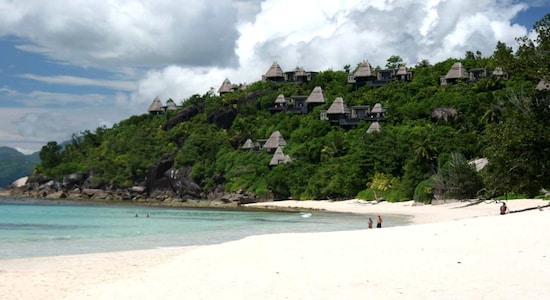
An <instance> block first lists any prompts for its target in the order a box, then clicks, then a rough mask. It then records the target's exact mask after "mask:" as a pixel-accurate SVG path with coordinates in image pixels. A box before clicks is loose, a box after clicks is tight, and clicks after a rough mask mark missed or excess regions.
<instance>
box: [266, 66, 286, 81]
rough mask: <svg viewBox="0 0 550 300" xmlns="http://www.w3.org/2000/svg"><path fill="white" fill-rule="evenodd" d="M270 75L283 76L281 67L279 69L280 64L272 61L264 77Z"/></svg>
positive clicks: (269, 76)
mask: <svg viewBox="0 0 550 300" xmlns="http://www.w3.org/2000/svg"><path fill="white" fill-rule="evenodd" d="M271 77H284V75H283V69H281V66H279V64H278V63H277V62H273V64H272V65H271V67H270V68H269V70H267V72H266V73H265V78H271Z"/></svg>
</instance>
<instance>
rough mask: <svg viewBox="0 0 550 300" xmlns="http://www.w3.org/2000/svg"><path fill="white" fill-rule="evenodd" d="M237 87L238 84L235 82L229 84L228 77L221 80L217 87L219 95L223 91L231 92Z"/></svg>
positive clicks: (223, 92)
mask: <svg viewBox="0 0 550 300" xmlns="http://www.w3.org/2000/svg"><path fill="white" fill-rule="evenodd" d="M238 89H239V86H238V85H236V84H231V81H229V79H228V78H225V80H224V81H223V82H222V85H221V86H220V88H219V89H218V93H219V94H220V95H223V94H225V93H232V92H234V91H236V90H238Z"/></svg>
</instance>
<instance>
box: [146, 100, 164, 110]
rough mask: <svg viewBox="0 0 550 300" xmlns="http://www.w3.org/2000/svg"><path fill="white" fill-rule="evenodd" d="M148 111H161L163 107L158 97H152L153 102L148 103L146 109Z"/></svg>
mask: <svg viewBox="0 0 550 300" xmlns="http://www.w3.org/2000/svg"><path fill="white" fill-rule="evenodd" d="M147 111H148V112H163V111H164V109H163V108H162V103H161V102H160V99H159V97H155V99H153V102H152V103H151V105H149V109H147Z"/></svg>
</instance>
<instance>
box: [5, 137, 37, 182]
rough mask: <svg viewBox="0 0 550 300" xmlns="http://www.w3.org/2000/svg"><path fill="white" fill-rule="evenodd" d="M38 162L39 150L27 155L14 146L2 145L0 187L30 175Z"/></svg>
mask: <svg viewBox="0 0 550 300" xmlns="http://www.w3.org/2000/svg"><path fill="white" fill-rule="evenodd" d="M38 162H40V158H38V152H36V153H33V154H31V155H25V154H23V153H20V152H19V151H17V150H16V149H13V148H9V147H0V188H3V187H6V186H7V185H9V184H11V183H12V182H13V181H15V180H17V179H19V178H21V177H23V176H26V175H29V174H30V173H31V172H32V170H33V168H34V166H35V165H36V164H37V163H38Z"/></svg>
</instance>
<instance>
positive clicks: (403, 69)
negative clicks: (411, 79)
mask: <svg viewBox="0 0 550 300" xmlns="http://www.w3.org/2000/svg"><path fill="white" fill-rule="evenodd" d="M407 72H408V71H407V67H405V66H401V67H399V69H398V70H397V73H395V75H397V76H400V75H407Z"/></svg>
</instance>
